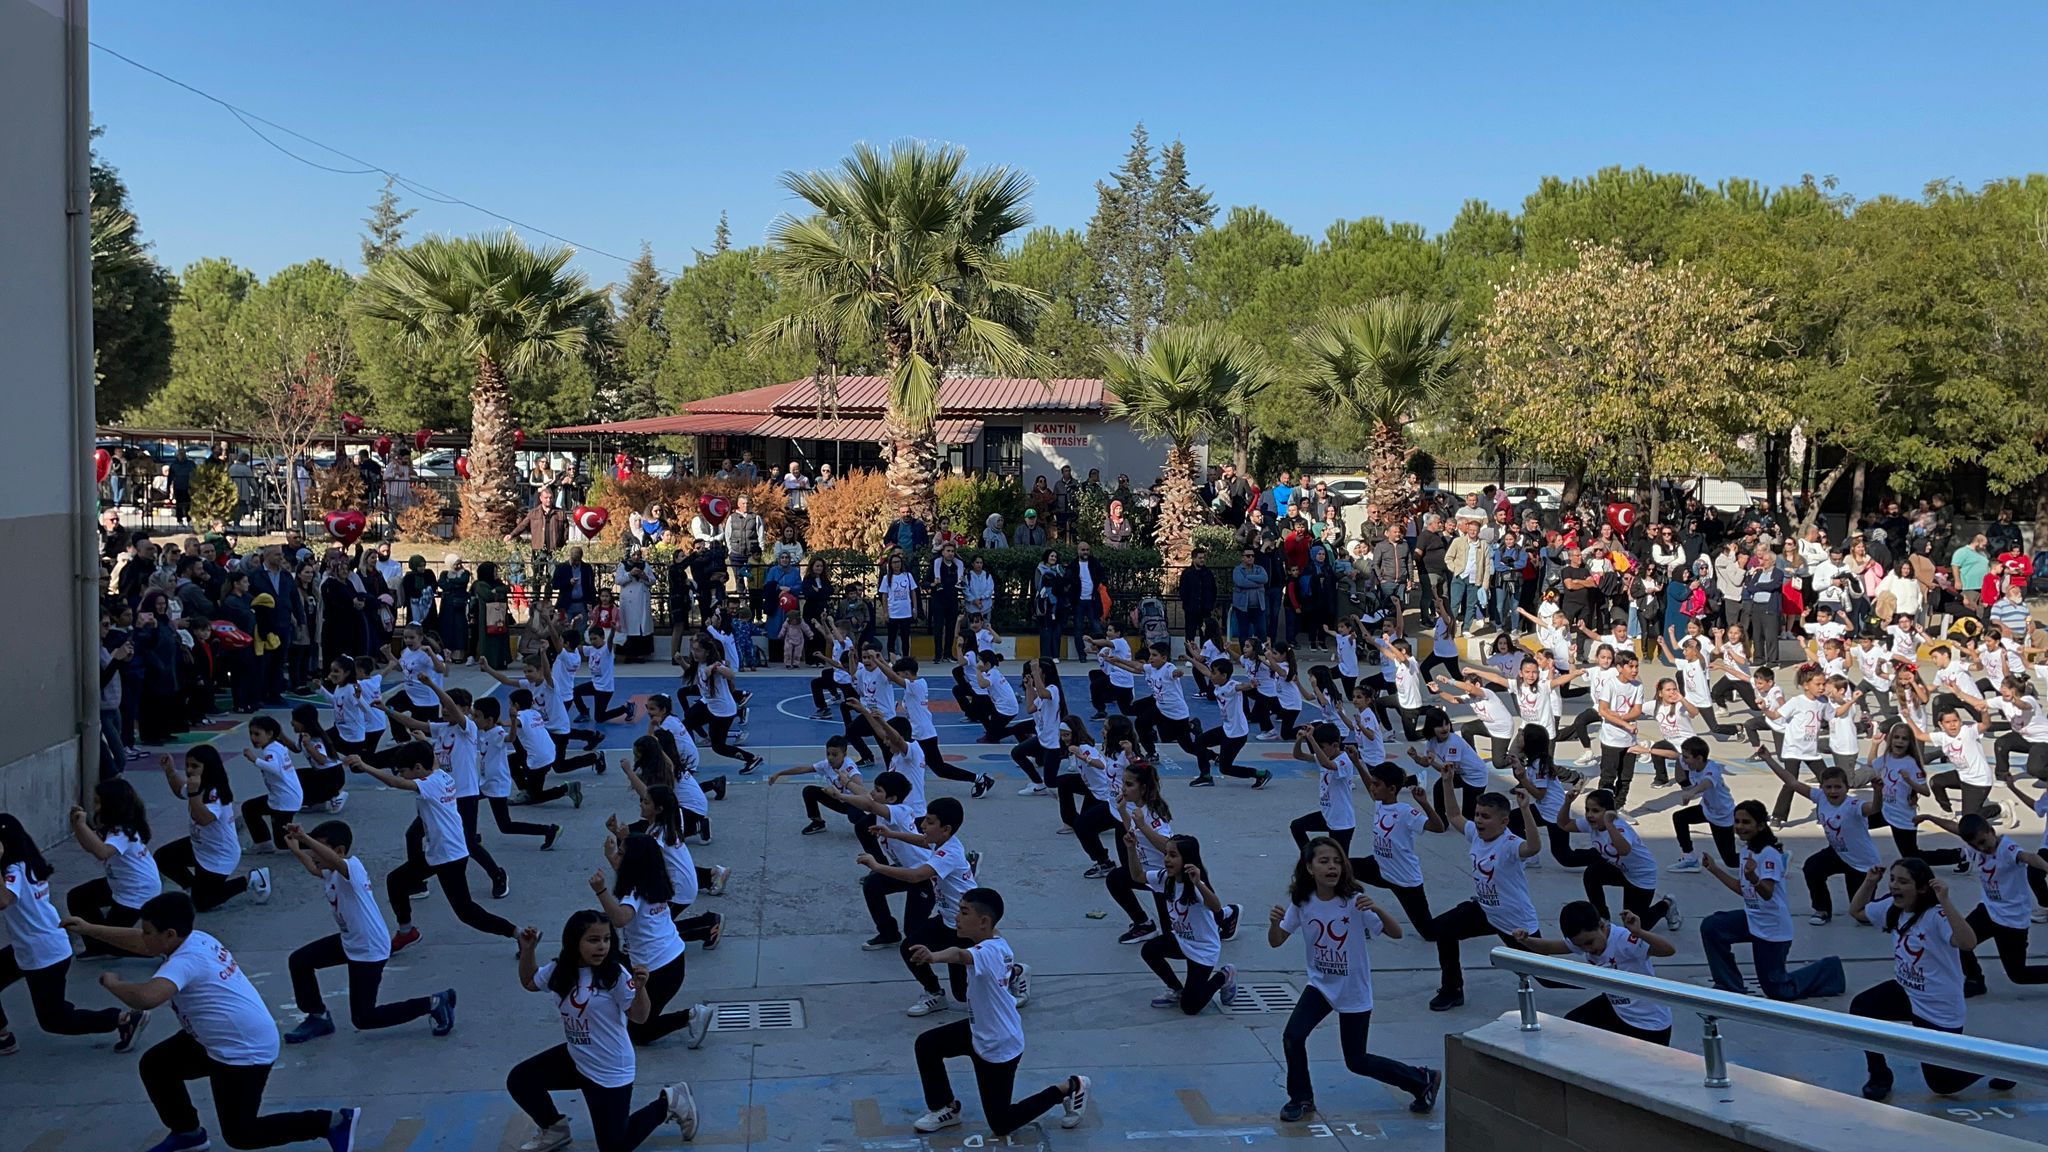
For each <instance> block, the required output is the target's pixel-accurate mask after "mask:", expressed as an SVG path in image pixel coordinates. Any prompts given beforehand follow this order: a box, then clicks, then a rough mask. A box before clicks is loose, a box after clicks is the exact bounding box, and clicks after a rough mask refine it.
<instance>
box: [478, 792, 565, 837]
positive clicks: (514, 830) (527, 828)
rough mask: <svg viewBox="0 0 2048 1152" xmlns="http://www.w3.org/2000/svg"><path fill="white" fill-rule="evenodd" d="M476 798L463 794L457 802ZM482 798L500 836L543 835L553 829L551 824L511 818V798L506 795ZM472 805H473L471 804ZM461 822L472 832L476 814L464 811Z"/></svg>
mask: <svg viewBox="0 0 2048 1152" xmlns="http://www.w3.org/2000/svg"><path fill="white" fill-rule="evenodd" d="M476 799H478V798H477V797H474V796H465V797H463V798H462V799H461V800H459V801H457V803H458V804H463V803H471V802H473V801H475V800H476ZM482 799H484V800H486V801H488V802H489V803H490V806H491V819H492V820H493V821H495V822H496V823H497V825H498V834H499V835H501V836H541V837H545V836H547V834H548V833H549V832H551V831H553V830H554V829H553V826H552V825H548V824H528V823H525V822H524V821H520V820H514V819H513V818H512V800H511V798H510V797H508V796H485V797H482ZM472 807H474V805H473V804H472ZM463 823H464V825H465V826H466V827H468V828H469V829H470V830H471V831H472V832H474V829H475V826H476V816H475V815H474V814H473V813H472V812H469V811H465V812H464V813H463Z"/></svg>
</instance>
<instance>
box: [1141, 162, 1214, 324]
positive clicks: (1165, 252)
mask: <svg viewBox="0 0 2048 1152" xmlns="http://www.w3.org/2000/svg"><path fill="white" fill-rule="evenodd" d="M1147 207H1148V211H1147V212H1146V214H1145V216H1146V219H1147V221H1148V222H1149V223H1150V225H1151V235H1150V236H1149V237H1148V239H1149V241H1150V242H1151V244H1152V256H1151V264H1152V268H1151V285H1150V288H1151V292H1152V298H1151V300H1150V301H1149V306H1150V307H1151V308H1153V309H1154V310H1155V311H1154V316H1155V317H1156V321H1157V323H1159V324H1171V323H1173V322H1174V321H1175V320H1176V319H1178V317H1177V316H1176V315H1175V314H1174V307H1173V300H1172V297H1171V294H1170V293H1169V291H1168V286H1169V285H1171V284H1172V283H1173V282H1174V281H1175V280H1177V279H1179V278H1180V277H1181V276H1182V275H1183V274H1184V273H1185V272H1186V269H1187V267H1188V264H1189V262H1190V261H1192V260H1193V258H1194V239H1195V237H1196V236H1198V235H1200V234H1201V232H1202V231H1203V230H1204V229H1206V228H1208V227H1209V225H1210V224H1211V223H1212V222H1213V221H1214V220H1215V219H1216V203H1215V201H1214V200H1212V199H1210V197H1209V192H1208V189H1206V188H1203V187H1202V186H1201V185H1199V184H1196V183H1194V182H1192V181H1191V180H1190V179H1189V178H1188V157H1187V150H1186V148H1184V147H1183V146H1182V145H1181V142H1180V141H1178V140H1175V141H1174V142H1173V143H1171V144H1168V145H1167V146H1166V147H1165V148H1163V149H1161V150H1160V152H1159V175H1158V177H1157V178H1156V179H1154V180H1153V182H1152V201H1151V203H1150V204H1149V205H1148V206H1147Z"/></svg>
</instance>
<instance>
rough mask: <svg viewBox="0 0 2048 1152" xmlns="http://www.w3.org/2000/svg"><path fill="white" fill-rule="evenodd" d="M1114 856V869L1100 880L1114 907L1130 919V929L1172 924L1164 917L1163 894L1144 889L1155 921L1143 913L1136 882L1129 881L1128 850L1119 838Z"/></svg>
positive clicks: (1143, 909)
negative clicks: (1114, 904)
mask: <svg viewBox="0 0 2048 1152" xmlns="http://www.w3.org/2000/svg"><path fill="white" fill-rule="evenodd" d="M1116 856H1117V860H1116V868H1115V869H1114V870H1113V871H1111V872H1110V874H1109V875H1107V876H1104V877H1103V878H1102V883H1103V886H1104V887H1106V888H1108V889H1109V898H1110V899H1111V900H1114V901H1116V906H1117V907H1118V908H1121V909H1123V911H1124V915H1126V916H1129V917H1130V918H1131V927H1133V928H1136V927H1139V926H1141V925H1145V924H1159V925H1164V924H1170V923H1172V920H1171V919H1170V918H1169V917H1168V916H1167V915H1166V897H1165V895H1164V894H1162V893H1159V892H1152V891H1151V890H1150V889H1146V891H1147V892H1148V893H1150V895H1151V897H1152V908H1153V911H1154V912H1156V913H1157V919H1155V918H1154V917H1153V915H1152V914H1151V913H1147V912H1146V911H1145V906H1144V905H1143V904H1140V903H1138V891H1139V889H1138V882H1137V881H1135V880H1133V879H1131V855H1130V849H1129V848H1126V847H1125V846H1124V841H1123V837H1121V836H1119V837H1117V841H1116Z"/></svg>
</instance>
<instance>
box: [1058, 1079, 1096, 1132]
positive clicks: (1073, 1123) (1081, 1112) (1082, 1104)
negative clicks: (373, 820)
mask: <svg viewBox="0 0 2048 1152" xmlns="http://www.w3.org/2000/svg"><path fill="white" fill-rule="evenodd" d="M1094 1086H1095V1085H1094V1082H1093V1081H1091V1080H1089V1079H1088V1078H1087V1077H1086V1076H1076V1077H1074V1085H1073V1087H1072V1088H1071V1089H1069V1090H1068V1092H1067V1098H1066V1099H1065V1100H1063V1101H1061V1102H1060V1106H1061V1107H1062V1108H1063V1109H1065V1110H1066V1115H1064V1116H1062V1117H1060V1127H1062V1128H1079V1127H1080V1126H1081V1120H1082V1119H1083V1118H1084V1117H1085V1116H1086V1115H1087V1114H1088V1091H1089V1089H1091V1088H1093V1087H1094Z"/></svg>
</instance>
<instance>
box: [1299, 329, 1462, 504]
mask: <svg viewBox="0 0 2048 1152" xmlns="http://www.w3.org/2000/svg"><path fill="white" fill-rule="evenodd" d="M1451 320H1452V313H1451V310H1450V309H1449V308H1448V307H1446V306H1444V305H1442V304H1437V303H1434V302H1431V301H1426V300H1416V299H1414V298H1412V297H1408V296H1382V297H1380V298H1379V299H1377V300H1373V301H1371V302H1370V303H1367V304H1365V305H1363V306H1360V307H1356V308H1346V309H1338V310H1332V311H1327V312H1324V313H1322V314H1321V315H1320V316H1318V317H1317V318H1316V320H1315V322H1314V323H1312V324H1310V325H1309V327H1308V328H1307V329H1306V330H1304V331H1303V332H1302V333H1301V334H1300V335H1299V336H1297V337H1296V338H1295V340H1296V343H1297V344H1298V345H1299V346H1300V347H1301V349H1302V351H1304V352H1306V353H1307V354H1308V358H1309V376H1308V387H1309V393H1310V395H1312V396H1314V397H1315V399H1316V402H1317V403H1319V404H1321V405H1322V406H1323V408H1324V410H1325V411H1326V412H1327V413H1328V414H1329V415H1330V416H1331V417H1333V418H1335V420H1336V421H1337V422H1338V423H1339V424H1343V423H1355V424H1359V425H1363V426H1364V427H1365V428H1367V429H1368V430H1369V433H1368V434H1369V436H1370V440H1371V452H1372V466H1371V471H1370V480H1369V482H1368V484H1367V488H1366V492H1367V495H1366V500H1367V506H1368V508H1369V510H1370V511H1371V513H1372V516H1373V517H1374V518H1375V519H1376V520H1378V521H1379V522H1380V523H1382V524H1399V523H1400V522H1401V520H1402V519H1403V516H1404V513H1405V512H1406V510H1407V509H1406V504H1407V501H1406V496H1405V491H1406V482H1405V480H1404V473H1405V471H1406V467H1407V463H1408V452H1409V447H1408V437H1407V434H1406V432H1405V429H1406V428H1407V426H1408V424H1409V422H1411V421H1413V420H1414V419H1415V417H1416V415H1417V414H1418V413H1419V412H1421V410H1422V409H1423V408H1424V407H1426V406H1427V405H1429V404H1430V403H1431V402H1432V401H1434V400H1435V399H1436V398H1437V397H1438V396H1439V395H1440V394H1441V393H1442V392H1443V390H1444V388H1445V386H1446V385H1447V384H1448V383H1449V381H1450V380H1451V378H1452V377H1453V376H1454V375H1455V374H1456V372H1457V370H1458V352H1457V350H1456V349H1454V348H1453V347H1452V346H1451V340H1450V332H1451Z"/></svg>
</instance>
